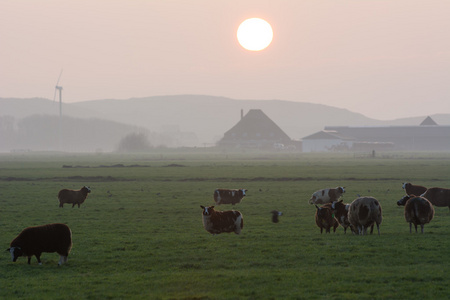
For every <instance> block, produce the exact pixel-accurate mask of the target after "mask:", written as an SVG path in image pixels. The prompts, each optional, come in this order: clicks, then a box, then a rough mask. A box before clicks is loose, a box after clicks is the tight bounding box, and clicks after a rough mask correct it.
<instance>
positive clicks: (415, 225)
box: [414, 224, 417, 233]
mask: <svg viewBox="0 0 450 300" xmlns="http://www.w3.org/2000/svg"><path fill="white" fill-rule="evenodd" d="M414 227H415V228H416V233H417V224H414Z"/></svg>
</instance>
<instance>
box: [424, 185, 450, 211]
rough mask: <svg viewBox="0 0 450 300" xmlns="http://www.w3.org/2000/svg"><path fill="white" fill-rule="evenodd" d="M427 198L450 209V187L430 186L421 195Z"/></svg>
mask: <svg viewBox="0 0 450 300" xmlns="http://www.w3.org/2000/svg"><path fill="white" fill-rule="evenodd" d="M420 196H421V197H424V198H426V199H427V200H428V201H430V202H431V204H433V205H434V206H437V207H445V206H448V208H449V209H450V189H444V188H438V187H433V188H429V189H428V190H427V191H426V192H425V193H423V194H421V195H420Z"/></svg>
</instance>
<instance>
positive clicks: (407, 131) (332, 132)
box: [302, 117, 450, 152]
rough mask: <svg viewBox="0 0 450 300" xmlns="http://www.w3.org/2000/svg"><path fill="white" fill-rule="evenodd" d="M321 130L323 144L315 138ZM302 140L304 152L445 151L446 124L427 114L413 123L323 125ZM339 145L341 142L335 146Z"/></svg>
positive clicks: (449, 137)
mask: <svg viewBox="0 0 450 300" xmlns="http://www.w3.org/2000/svg"><path fill="white" fill-rule="evenodd" d="M324 133H327V134H328V135H329V136H330V138H329V139H330V140H329V141H328V144H327V145H326V146H323V145H324V144H325V143H324V141H323V139H317V137H320V136H323V135H324ZM331 137H334V139H332V138H331ZM302 141H303V151H304V152H312V151H321V152H325V151H333V150H336V149H338V150H342V151H345V150H349V151H356V152H357V151H372V150H375V151H448V150H449V149H450V126H448V125H446V126H442V125H438V124H436V122H434V120H433V119H432V118H431V117H427V118H426V119H425V120H423V121H422V122H421V123H420V125H416V126H375V127H370V126H361V127H358V126H325V128H324V130H323V131H321V132H318V133H316V134H313V135H310V136H307V137H305V138H303V139H302ZM335 145H337V146H335ZM339 145H341V146H340V147H338V146H339ZM330 146H334V148H333V147H331V148H330ZM344 146H345V147H344Z"/></svg>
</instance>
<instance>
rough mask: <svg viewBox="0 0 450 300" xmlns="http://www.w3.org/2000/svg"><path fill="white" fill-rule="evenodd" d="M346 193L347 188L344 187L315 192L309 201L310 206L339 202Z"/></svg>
mask: <svg viewBox="0 0 450 300" xmlns="http://www.w3.org/2000/svg"><path fill="white" fill-rule="evenodd" d="M344 193H345V188H344V187H342V186H339V187H336V188H334V189H329V188H328V189H323V190H318V191H315V192H314V193H313V194H312V195H311V199H309V204H326V203H333V201H338V200H339V198H340V197H341V196H342V194H344Z"/></svg>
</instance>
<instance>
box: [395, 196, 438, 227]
mask: <svg viewBox="0 0 450 300" xmlns="http://www.w3.org/2000/svg"><path fill="white" fill-rule="evenodd" d="M397 205H399V206H400V205H403V206H405V219H406V222H409V232H410V233H411V231H412V224H414V227H415V228H416V233H417V225H420V228H421V231H422V233H423V226H424V225H425V224H428V223H430V221H431V220H432V219H433V217H434V208H433V205H432V204H431V203H430V201H428V200H427V199H425V198H424V197H420V196H415V195H406V196H404V197H403V198H402V199H400V200H398V201H397Z"/></svg>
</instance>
